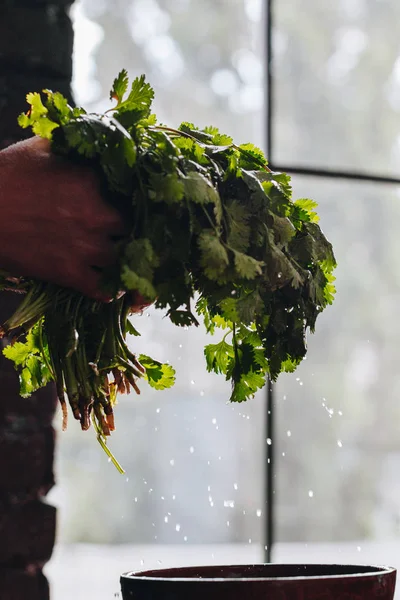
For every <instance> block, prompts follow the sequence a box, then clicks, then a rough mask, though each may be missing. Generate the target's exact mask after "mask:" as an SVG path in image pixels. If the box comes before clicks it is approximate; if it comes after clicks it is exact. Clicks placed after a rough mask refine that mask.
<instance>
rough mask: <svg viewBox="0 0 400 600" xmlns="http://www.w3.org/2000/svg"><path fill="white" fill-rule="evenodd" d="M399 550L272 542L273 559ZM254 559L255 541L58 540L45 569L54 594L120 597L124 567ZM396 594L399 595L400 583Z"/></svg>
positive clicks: (389, 545)
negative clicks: (66, 542) (126, 542)
mask: <svg viewBox="0 0 400 600" xmlns="http://www.w3.org/2000/svg"><path fill="white" fill-rule="evenodd" d="M358 548H359V549H358ZM399 555H400V541H399V542H395V541H393V542H345V543H313V544H304V543H288V544H277V545H276V548H275V553H274V562H281V563H283V562H288V563H295V562H302V563H307V562H310V563H317V562H320V563H324V562H326V563H344V564H346V563H347V564H349V563H353V564H354V563H355V564H380V565H382V564H389V565H391V566H394V567H396V566H397V564H396V563H397V560H398V559H397V557H398V556H399ZM142 561H143V562H142ZM258 562H263V551H262V548H261V546H259V545H257V544H214V545H206V544H204V545H196V546H193V545H189V544H185V545H183V544H181V545H180V544H179V545H178V544H177V545H171V546H167V545H159V546H157V545H154V546H153V545H144V546H141V545H116V546H110V545H96V544H76V545H59V546H58V547H57V548H56V551H55V554H54V557H53V559H52V561H51V562H50V564H49V565H48V567H47V568H46V573H47V574H48V576H49V579H50V583H51V589H52V596H51V598H52V600H71V598H74V600H88V598H96V600H112V599H113V598H120V595H119V577H120V575H121V573H123V572H125V571H130V570H136V569H137V570H144V569H151V568H166V567H174V566H188V565H195V564H196V565H202V564H203V565H205V564H240V563H244V564H247V563H258ZM398 566H399V567H400V564H399V565H398ZM396 597H397V598H398V599H399V600H400V588H399V591H398V594H397V595H396Z"/></svg>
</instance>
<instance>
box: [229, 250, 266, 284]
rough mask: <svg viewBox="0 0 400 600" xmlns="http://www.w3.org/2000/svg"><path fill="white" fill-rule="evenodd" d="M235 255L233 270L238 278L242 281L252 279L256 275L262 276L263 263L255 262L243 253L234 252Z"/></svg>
mask: <svg viewBox="0 0 400 600" xmlns="http://www.w3.org/2000/svg"><path fill="white" fill-rule="evenodd" d="M234 254H235V269H236V272H237V274H238V275H239V277H242V278H243V279H254V278H255V277H257V276H258V275H262V268H263V266H264V263H263V262H261V261H259V260H256V259H255V258H253V257H252V256H249V255H247V254H244V253H243V252H238V251H237V250H235V251H234Z"/></svg>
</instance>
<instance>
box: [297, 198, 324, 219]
mask: <svg viewBox="0 0 400 600" xmlns="http://www.w3.org/2000/svg"><path fill="white" fill-rule="evenodd" d="M294 203H295V205H296V206H298V207H299V208H300V209H301V210H302V211H304V213H305V214H306V215H307V216H306V218H304V220H307V221H310V222H311V223H318V221H319V216H318V214H317V213H316V212H315V210H314V208H317V206H318V202H315V201H314V200H310V199H309V198H300V199H299V200H295V202H294Z"/></svg>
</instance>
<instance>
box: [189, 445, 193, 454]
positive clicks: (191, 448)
mask: <svg viewBox="0 0 400 600" xmlns="http://www.w3.org/2000/svg"><path fill="white" fill-rule="evenodd" d="M189 452H190V454H193V452H194V447H193V446H190V448H189Z"/></svg>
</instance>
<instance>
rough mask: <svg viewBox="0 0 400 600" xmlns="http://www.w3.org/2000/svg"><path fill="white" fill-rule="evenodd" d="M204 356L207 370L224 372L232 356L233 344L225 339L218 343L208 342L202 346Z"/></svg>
mask: <svg viewBox="0 0 400 600" xmlns="http://www.w3.org/2000/svg"><path fill="white" fill-rule="evenodd" d="M204 356H205V357H206V363H207V371H208V372H211V371H214V373H226V372H227V369H228V365H229V362H230V360H231V359H232V358H234V351H233V346H232V344H228V342H226V341H225V339H223V340H222V341H221V342H219V343H218V344H208V345H207V346H206V347H205V348H204Z"/></svg>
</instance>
